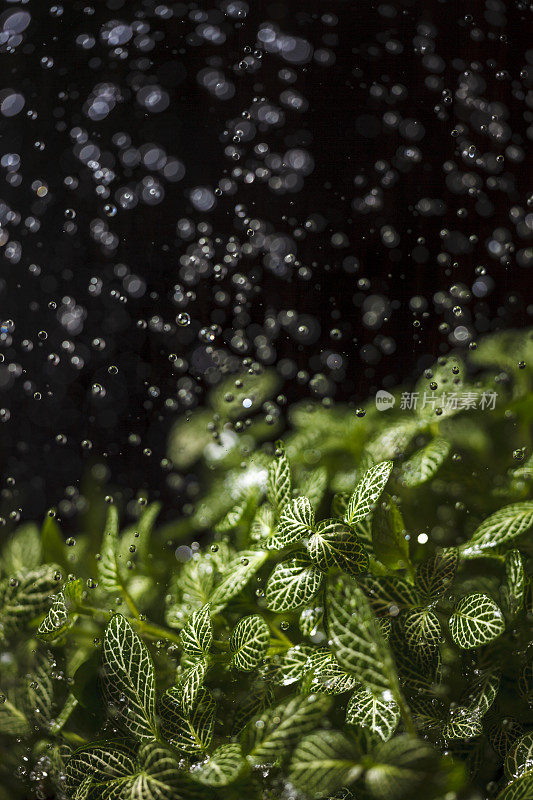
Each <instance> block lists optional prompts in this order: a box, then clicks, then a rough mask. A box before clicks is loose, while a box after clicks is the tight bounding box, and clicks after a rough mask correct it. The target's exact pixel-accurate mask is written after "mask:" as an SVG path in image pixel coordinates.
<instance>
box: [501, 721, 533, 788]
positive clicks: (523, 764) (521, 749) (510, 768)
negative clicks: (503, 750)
mask: <svg viewBox="0 0 533 800" xmlns="http://www.w3.org/2000/svg"><path fill="white" fill-rule="evenodd" d="M505 772H506V775H507V776H508V777H509V778H512V779H515V778H521V777H522V775H525V773H526V772H530V773H532V774H533V732H532V731H530V732H529V733H525V734H524V735H523V736H521V737H520V739H519V740H518V741H517V742H516V744H515V745H514V746H513V748H512V750H511V751H510V753H509V754H508V756H507V758H506V759H505Z"/></svg>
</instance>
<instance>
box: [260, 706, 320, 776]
mask: <svg viewBox="0 0 533 800" xmlns="http://www.w3.org/2000/svg"><path fill="white" fill-rule="evenodd" d="M329 706H330V701H329V698H327V697H325V696H324V695H315V694H311V695H307V696H301V695H297V696H296V697H292V698H290V699H286V700H284V701H283V702H282V703H280V705H278V706H276V707H275V708H272V709H269V710H268V711H266V712H265V713H264V714H262V715H261V716H260V717H259V719H257V720H252V722H250V723H249V724H248V726H247V737H246V742H247V750H248V758H249V759H250V760H251V761H252V762H254V763H256V764H274V763H276V762H278V761H279V760H281V759H282V758H286V757H288V755H289V754H290V751H291V750H292V748H293V747H294V745H295V744H296V743H297V742H298V741H299V739H301V738H302V736H304V734H306V733H309V732H310V731H312V730H313V729H314V728H316V727H317V726H318V724H319V723H320V721H321V720H322V718H323V717H324V715H325V713H326V712H327V710H328V708H329Z"/></svg>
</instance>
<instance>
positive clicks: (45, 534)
mask: <svg viewBox="0 0 533 800" xmlns="http://www.w3.org/2000/svg"><path fill="white" fill-rule="evenodd" d="M41 543H42V555H43V561H45V562H46V561H48V562H52V563H54V564H59V565H60V566H61V567H64V568H68V566H69V557H68V555H67V550H68V548H67V546H66V545H65V541H64V539H63V535H62V533H61V528H60V527H59V525H58V524H57V521H56V520H55V519H54V517H51V516H49V515H48V514H47V515H46V517H45V518H44V522H43V526H42V528H41Z"/></svg>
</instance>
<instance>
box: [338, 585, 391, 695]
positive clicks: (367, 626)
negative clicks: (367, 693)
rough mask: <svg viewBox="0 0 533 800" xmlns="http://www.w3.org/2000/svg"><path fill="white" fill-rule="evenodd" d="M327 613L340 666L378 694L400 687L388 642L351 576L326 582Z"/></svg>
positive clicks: (363, 595) (362, 593)
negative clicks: (328, 583)
mask: <svg viewBox="0 0 533 800" xmlns="http://www.w3.org/2000/svg"><path fill="white" fill-rule="evenodd" d="M327 613H328V621H329V632H330V637H331V640H332V649H333V652H334V653H335V655H336V657H337V660H338V662H339V664H340V665H341V667H343V669H345V670H346V671H347V672H349V673H350V674H352V675H353V676H354V677H355V678H356V679H357V680H358V681H360V682H361V683H362V684H363V685H365V686H366V687H367V688H368V689H370V690H371V691H373V692H375V693H376V694H381V693H382V692H387V691H388V692H392V698H393V699H395V700H396V699H397V698H398V697H399V696H401V695H400V688H399V684H398V678H397V674H396V667H395V664H394V660H393V658H392V654H391V651H390V649H389V645H388V644H387V641H386V640H385V638H384V636H383V634H382V632H381V629H380V626H379V623H378V620H377V618H376V617H375V616H374V613H373V612H372V609H371V608H370V604H369V602H368V600H367V598H366V595H365V594H364V592H363V591H362V589H361V588H360V587H359V586H358V585H357V584H356V583H355V582H354V581H351V580H347V579H344V580H339V579H337V580H335V581H333V582H332V583H331V584H330V586H328V604H327Z"/></svg>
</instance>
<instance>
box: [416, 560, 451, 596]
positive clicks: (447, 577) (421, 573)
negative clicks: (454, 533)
mask: <svg viewBox="0 0 533 800" xmlns="http://www.w3.org/2000/svg"><path fill="white" fill-rule="evenodd" d="M458 561H459V553H458V551H457V548H455V547H447V548H446V549H443V550H437V551H436V552H435V553H434V554H433V555H432V556H431V557H430V558H428V559H427V560H426V561H423V562H422V564H419V565H418V567H417V568H416V577H415V588H416V591H417V592H418V594H419V595H420V597H421V599H423V600H425V601H426V602H427V603H432V602H433V601H434V600H437V598H439V597H441V596H442V595H443V594H444V593H445V592H446V591H447V590H448V589H449V588H450V586H451V585H452V583H453V580H454V578H455V573H456V572H457V564H458Z"/></svg>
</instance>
